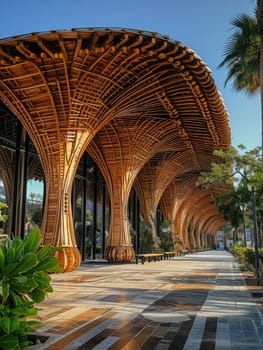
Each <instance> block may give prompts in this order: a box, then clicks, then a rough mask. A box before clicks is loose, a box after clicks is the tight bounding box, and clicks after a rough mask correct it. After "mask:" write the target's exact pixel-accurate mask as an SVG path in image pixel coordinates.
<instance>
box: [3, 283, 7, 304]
mask: <svg viewBox="0 0 263 350" xmlns="http://www.w3.org/2000/svg"><path fill="white" fill-rule="evenodd" d="M2 296H3V300H2V303H3V304H4V303H5V302H6V300H7V298H8V297H9V284H8V283H7V282H6V280H2Z"/></svg>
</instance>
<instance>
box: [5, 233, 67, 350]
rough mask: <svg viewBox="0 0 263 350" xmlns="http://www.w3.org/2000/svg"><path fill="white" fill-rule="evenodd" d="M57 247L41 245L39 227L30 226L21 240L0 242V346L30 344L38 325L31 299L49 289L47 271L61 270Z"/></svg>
mask: <svg viewBox="0 0 263 350" xmlns="http://www.w3.org/2000/svg"><path fill="white" fill-rule="evenodd" d="M56 251H57V248H53V247H51V246H50V245H46V246H43V247H41V248H40V231H39V229H37V228H36V229H33V230H32V231H31V232H30V233H29V234H28V235H27V236H26V237H25V238H24V239H23V240H22V239H21V238H20V237H15V238H14V239H10V238H7V239H6V240H5V241H3V242H1V243H0V349H3V350H9V349H14V350H17V349H22V348H23V347H25V346H27V345H30V344H31V342H30V340H29V337H28V336H29V334H30V333H32V332H34V331H35V329H34V326H36V325H40V324H41V322H40V321H39V317H38V315H37V313H38V311H39V309H37V308H36V307H35V306H34V303H39V302H41V301H43V300H44V299H45V297H46V295H47V293H49V292H52V291H53V289H52V287H51V285H50V281H51V278H50V276H49V272H61V268H60V267H59V260H58V259H57V258H56V257H55V256H54V254H55V252H56Z"/></svg>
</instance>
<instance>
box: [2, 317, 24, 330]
mask: <svg viewBox="0 0 263 350" xmlns="http://www.w3.org/2000/svg"><path fill="white" fill-rule="evenodd" d="M19 325H20V321H19V318H18V317H8V316H4V317H2V318H1V319H0V327H1V328H2V330H3V331H4V332H5V333H13V332H14V331H15V330H17V329H18V328H19Z"/></svg>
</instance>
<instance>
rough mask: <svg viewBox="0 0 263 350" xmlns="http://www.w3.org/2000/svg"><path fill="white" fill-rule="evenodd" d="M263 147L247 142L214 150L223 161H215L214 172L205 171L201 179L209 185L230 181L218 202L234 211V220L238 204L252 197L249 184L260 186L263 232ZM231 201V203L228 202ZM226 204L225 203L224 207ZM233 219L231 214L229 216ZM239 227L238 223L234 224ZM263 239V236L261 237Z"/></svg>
mask: <svg viewBox="0 0 263 350" xmlns="http://www.w3.org/2000/svg"><path fill="white" fill-rule="evenodd" d="M261 152H262V149H261V148H260V147H256V148H254V149H252V150H246V148H245V147H244V146H243V145H239V146H238V148H235V147H231V148H230V149H229V150H228V151H220V150H216V151H214V155H216V156H218V157H219V158H221V159H222V162H221V163H212V164H211V172H203V173H201V176H200V177H199V180H198V185H199V186H201V187H209V186H212V185H213V184H221V185H222V186H225V185H229V186H231V187H229V192H228V193H227V194H225V195H224V196H221V197H219V199H217V202H218V203H219V204H220V205H221V210H222V211H225V212H227V210H229V213H228V214H227V215H234V216H233V218H234V222H235V220H236V219H237V218H238V215H237V214H234V213H235V211H237V204H238V201H239V204H240V203H241V202H248V201H250V197H249V193H248V189H247V185H248V184H250V185H252V186H253V187H254V188H255V190H256V194H257V196H256V198H257V214H258V215H257V220H258V228H259V229H260V232H262V229H261V226H262V222H263V208H262V206H261V204H260V203H261V199H262V200H263V186H262V183H263V171H262V170H263V159H262V154H261ZM226 204H227V206H225V205H226ZM224 206H225V207H224ZM230 207H231V208H230ZM227 220H229V221H231V218H230V217H229V219H227ZM233 226H234V227H236V224H233ZM260 241H262V239H260Z"/></svg>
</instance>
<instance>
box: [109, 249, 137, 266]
mask: <svg viewBox="0 0 263 350" xmlns="http://www.w3.org/2000/svg"><path fill="white" fill-rule="evenodd" d="M104 258H105V259H106V260H108V261H110V262H118V263H122V262H130V261H132V260H133V259H134V258H135V252H134V249H133V246H107V247H106V249H105V252H104Z"/></svg>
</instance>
